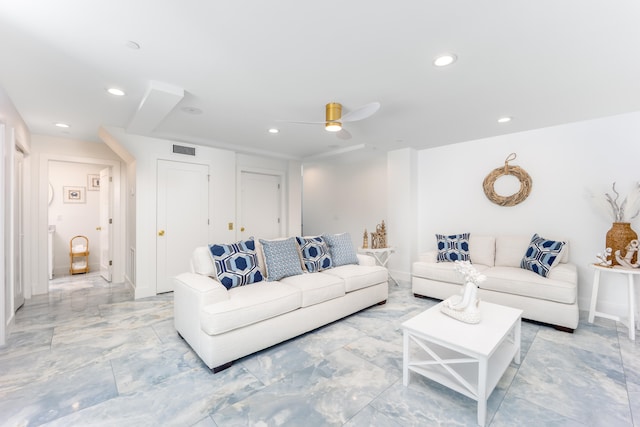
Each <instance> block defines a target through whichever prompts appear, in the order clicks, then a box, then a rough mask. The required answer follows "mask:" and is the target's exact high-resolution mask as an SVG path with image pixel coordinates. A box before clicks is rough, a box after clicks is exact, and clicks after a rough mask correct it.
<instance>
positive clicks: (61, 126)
mask: <svg viewBox="0 0 640 427" xmlns="http://www.w3.org/2000/svg"><path fill="white" fill-rule="evenodd" d="M54 124H55V125H56V126H57V127H59V128H63V129H67V128H69V127H71V126H69V125H68V124H66V123H54Z"/></svg>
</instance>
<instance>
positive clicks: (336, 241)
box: [322, 233, 358, 267]
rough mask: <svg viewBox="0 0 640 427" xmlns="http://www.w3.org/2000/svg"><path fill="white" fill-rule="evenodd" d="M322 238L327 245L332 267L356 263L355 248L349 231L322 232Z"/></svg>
mask: <svg viewBox="0 0 640 427" xmlns="http://www.w3.org/2000/svg"><path fill="white" fill-rule="evenodd" d="M322 238H323V239H324V241H325V242H327V246H329V253H330V254H331V260H332V261H333V266H334V267H338V266H341V265H347V264H358V255H356V250H355V249H354V248H353V243H351V236H350V235H349V233H342V234H323V235H322Z"/></svg>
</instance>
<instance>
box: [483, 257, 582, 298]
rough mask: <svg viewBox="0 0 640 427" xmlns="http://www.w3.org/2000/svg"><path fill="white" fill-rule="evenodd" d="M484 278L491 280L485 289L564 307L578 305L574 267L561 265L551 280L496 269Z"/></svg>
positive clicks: (517, 269) (509, 268)
mask: <svg viewBox="0 0 640 427" xmlns="http://www.w3.org/2000/svg"><path fill="white" fill-rule="evenodd" d="M483 274H484V275H485V276H486V277H487V280H485V281H484V282H482V283H481V284H480V288H482V289H487V290H491V291H496V292H504V293H508V294H514V295H522V296H525V297H530V298H537V299H542V300H548V301H555V302H560V303H564V304H574V303H575V302H576V295H577V281H578V275H577V270H576V268H575V266H574V265H573V264H559V265H558V266H557V267H556V268H554V269H553V271H552V273H551V274H549V276H548V277H542V276H540V275H538V274H536V273H534V272H532V271H529V270H524V269H522V268H514V267H493V268H491V269H489V270H488V271H485V272H484V273H483Z"/></svg>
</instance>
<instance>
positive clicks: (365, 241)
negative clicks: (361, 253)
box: [362, 228, 369, 249]
mask: <svg viewBox="0 0 640 427" xmlns="http://www.w3.org/2000/svg"><path fill="white" fill-rule="evenodd" d="M368 247H369V237H368V234H367V229H366V228H365V229H364V235H363V236H362V248H363V249H367V248H368Z"/></svg>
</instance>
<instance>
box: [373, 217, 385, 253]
mask: <svg viewBox="0 0 640 427" xmlns="http://www.w3.org/2000/svg"><path fill="white" fill-rule="evenodd" d="M386 247H387V226H386V225H384V220H382V223H380V224H378V225H376V231H375V232H373V231H372V232H371V249H382V248H386Z"/></svg>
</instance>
